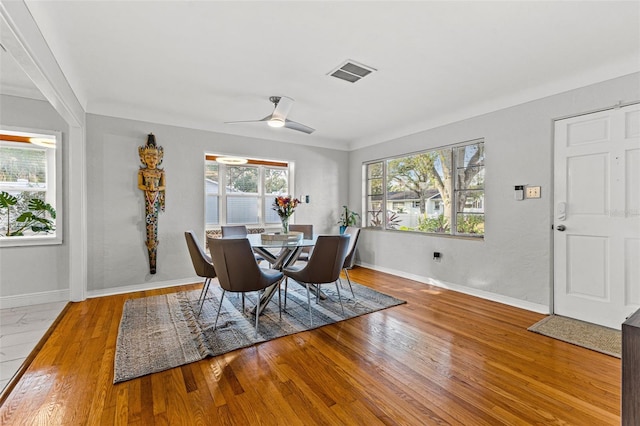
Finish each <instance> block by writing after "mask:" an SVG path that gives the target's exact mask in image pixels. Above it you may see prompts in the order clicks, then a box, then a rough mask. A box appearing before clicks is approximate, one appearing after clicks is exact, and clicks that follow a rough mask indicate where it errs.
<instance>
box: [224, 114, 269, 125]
mask: <svg viewBox="0 0 640 426" xmlns="http://www.w3.org/2000/svg"><path fill="white" fill-rule="evenodd" d="M269 120H271V116H270V115H267V116H266V117H265V118H263V119H261V120H242V121H225V122H224V124H241V123H262V122H263V121H269Z"/></svg>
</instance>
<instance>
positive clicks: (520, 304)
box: [357, 262, 551, 314]
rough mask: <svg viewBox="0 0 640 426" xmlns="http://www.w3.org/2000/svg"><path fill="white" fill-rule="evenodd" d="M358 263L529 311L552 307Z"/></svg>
mask: <svg viewBox="0 0 640 426" xmlns="http://www.w3.org/2000/svg"><path fill="white" fill-rule="evenodd" d="M357 264H358V265H360V266H362V267H364V268H369V269H373V270H374V271H380V272H385V273H387V274H391V275H397V276H399V277H402V278H407V279H410V280H414V281H418V282H421V283H425V284H430V285H433V286H436V287H441V288H446V289H449V290H453V291H457V292H459V293H464V294H468V295H470V296H475V297H480V298H482V299H486V300H491V301H494V302H498V303H503V304H505V305H509V306H513V307H516V308H521V309H526V310H527V311H532V312H538V313H540V314H550V313H551V308H550V307H549V306H546V305H542V304H539V303H532V302H527V301H526V300H521V299H516V298H514V297H509V296H504V295H502V294H497V293H491V292H489V291H484V290H478V289H476V288H471V287H467V286H464V285H460V284H453V283H449V282H446V281H440V280H435V279H433V278H429V277H423V276H421V275H414V274H408V273H406V272H403V271H398V270H395V269H389V268H383V267H380V266H377V265H370V264H368V263H360V262H359V263H357Z"/></svg>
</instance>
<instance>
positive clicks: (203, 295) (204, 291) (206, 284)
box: [198, 278, 211, 316]
mask: <svg viewBox="0 0 640 426" xmlns="http://www.w3.org/2000/svg"><path fill="white" fill-rule="evenodd" d="M209 284H211V278H207V279H206V280H204V285H203V286H202V291H201V292H200V297H198V300H199V301H200V309H199V310H198V316H200V313H201V312H202V307H203V306H204V300H205V299H206V298H207V297H206V296H207V291H208V290H209Z"/></svg>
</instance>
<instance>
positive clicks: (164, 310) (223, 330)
mask: <svg viewBox="0 0 640 426" xmlns="http://www.w3.org/2000/svg"><path fill="white" fill-rule="evenodd" d="M352 284H353V292H354V294H355V297H353V296H352V295H351V291H350V290H349V288H348V287H347V286H345V288H343V289H341V291H340V293H341V294H342V303H343V305H344V315H343V314H342V310H341V309H340V303H339V302H338V295H337V293H336V288H335V286H332V285H324V286H322V291H323V292H324V293H325V294H326V295H327V298H326V299H324V300H321V301H320V303H319V304H317V303H316V302H315V300H314V299H315V297H314V296H313V295H312V301H311V311H312V314H313V327H311V326H310V325H309V311H308V309H307V293H306V288H305V287H303V286H301V285H298V284H297V283H295V282H291V280H290V281H289V289H288V294H287V308H286V311H284V310H283V312H282V319H280V317H279V315H278V296H277V294H276V295H274V297H273V298H272V299H271V302H269V304H268V306H267V307H266V308H265V310H264V312H263V314H262V315H261V316H260V322H259V326H258V336H257V337H255V316H254V315H253V314H252V313H251V312H250V309H251V308H252V307H253V306H254V304H255V292H254V293H250V294H249V295H247V303H246V309H245V311H243V309H242V297H240V296H238V295H237V294H233V293H227V294H226V295H225V297H224V301H223V303H222V310H221V312H220V318H219V319H218V326H217V328H216V329H215V330H214V329H213V324H214V322H215V318H216V313H217V309H218V305H219V303H220V295H221V294H222V291H221V289H220V287H219V286H218V285H217V283H216V282H215V281H212V285H211V287H210V290H209V292H208V294H207V299H206V300H205V303H204V307H203V309H202V313H201V314H200V315H198V309H199V303H198V296H199V295H200V290H194V291H188V292H178V293H170V294H165V295H162V296H151V297H144V298H139V299H129V300H127V301H126V302H125V304H124V309H123V313H122V319H121V320H120V328H119V330H118V338H117V343H116V354H115V362H114V367H115V368H114V370H115V371H114V380H113V382H114V383H119V382H123V381H126V380H130V379H133V378H136V377H141V376H144V375H147V374H151V373H156V372H159V371H164V370H168V369H170V368H174V367H178V366H181V365H184V364H188V363H191V362H195V361H199V360H201V359H204V358H206V357H208V356H216V355H221V354H224V353H226V352H230V351H233V350H235V349H240V348H244V347H247V346H251V345H254V344H257V343H260V342H265V341H268V340H271V339H275V338H278V337H282V336H287V335H290V334H294V333H298V332H301V331H305V330H310V329H312V328H318V327H322V326H325V325H327V324H333V323H336V322H339V321H343V320H347V319H350V318H354V317H357V316H360V315H364V314H368V313H371V312H375V311H378V310H381V309H386V308H389V307H392V306H396V305H400V304H403V303H406V302H405V301H403V300H400V299H396V298H394V297H391V296H388V295H386V294H383V293H380V292H377V291H375V290H372V289H370V288H369V287H366V286H363V285H359V284H356V283H352ZM282 295H283V304H284V286H283V291H282Z"/></svg>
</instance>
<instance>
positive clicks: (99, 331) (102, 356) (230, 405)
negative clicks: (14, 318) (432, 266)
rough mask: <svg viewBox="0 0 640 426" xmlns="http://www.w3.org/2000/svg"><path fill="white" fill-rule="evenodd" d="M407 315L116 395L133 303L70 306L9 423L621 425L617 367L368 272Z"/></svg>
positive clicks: (7, 408) (471, 300)
mask: <svg viewBox="0 0 640 426" xmlns="http://www.w3.org/2000/svg"><path fill="white" fill-rule="evenodd" d="M351 277H352V279H354V280H355V281H357V282H359V283H362V284H365V285H368V286H370V287H373V288H375V289H377V290H379V291H382V292H385V293H387V294H390V295H393V296H395V297H398V298H402V299H404V300H407V302H408V303H407V304H405V305H401V306H398V307H394V308H390V309H387V310H384V311H379V312H375V313H372V314H369V315H365V316H363V317H359V318H355V319H352V320H349V321H343V322H340V323H337V324H334V325H331V326H326V327H323V328H320V329H317V330H313V331H310V332H305V333H300V334H296V335H292V336H288V337H283V338H280V339H276V340H273V341H270V342H266V343H261V344H259V345H256V346H253V347H249V348H246V349H242V350H238V351H235V352H231V353H228V354H225V355H222V356H218V357H215V358H208V359H205V360H203V361H200V362H196V363H193V364H189V365H185V366H183V367H179V368H174V369H172V370H169V371H165V372H161V373H156V374H153V375H150V376H146V377H142V378H139V379H134V380H131V381H128V382H124V383H120V384H117V385H113V359H114V351H115V342H116V336H117V332H118V325H119V321H120V316H121V313H122V306H123V303H124V301H125V299H127V298H132V297H143V296H149V295H154V294H161V293H165V292H170V291H178V290H185V289H199V288H201V287H200V285H192V286H183V287H179V288H173V289H165V290H157V291H149V292H139V293H132V294H127V295H119V296H109V297H103V298H98V299H89V300H87V301H85V302H81V303H73V304H71V305H70V306H69V308H68V309H67V311H66V313H65V315H64V317H63V318H62V319H61V320H60V321H59V323H58V325H57V327H56V329H55V330H54V331H53V332H52V334H51V336H50V337H49V339H48V341H47V342H46V343H45V344H44V345H43V347H42V349H41V351H40V352H39V354H38V355H37V356H36V357H35V358H34V360H33V362H32V364H31V366H30V367H29V368H28V369H27V371H26V372H25V374H24V376H23V377H22V379H21V380H20V382H19V383H17V385H16V386H15V388H14V389H13V392H12V393H11V394H10V395H9V396H8V397H7V399H6V400H5V402H4V404H3V405H2V407H0V419H1V423H2V424H3V425H4V424H6V425H9V424H11V425H31V424H47V425H85V424H104V425H114V424H132V425H216V424H224V425H248V424H265V425H267V424H268V425H271V424H281V425H288V426H291V425H312V424H321V425H350V424H360V425H362V424H366V425H369V426H372V425H377V424H398V425H425V424H454V425H497V424H508V425H522V424H545V425H551V424H562V425H567V424H571V425H614V424H620V367H621V364H620V360H619V359H617V358H613V357H610V356H607V355H603V354H600V353H597V352H593V351H590V350H587V349H582V348H579V347H577V346H573V345H570V344H567V343H563V342H560V341H557V340H553V339H550V338H548V337H544V336H541V335H538V334H535V333H532V332H529V331H527V327H528V326H530V325H531V324H533V323H535V322H536V321H538V320H539V319H541V318H542V317H543V315H540V314H537V313H533V312H529V311H524V310H521V309H517V308H513V307H509V306H505V305H501V304H499V303H494V302H490V301H486V300H482V299H478V298H475V297H471V296H468V295H464V294H461V293H457V292H453V291H448V290H444V289H440V288H437V287H431V286H428V285H425V284H421V283H417V282H414V281H410V280H407V279H402V278H398V277H395V276H392V275H387V274H384V273H380V272H375V271H372V270H368V269H364V268H355V269H354V270H353V271H352V273H351Z"/></svg>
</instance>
